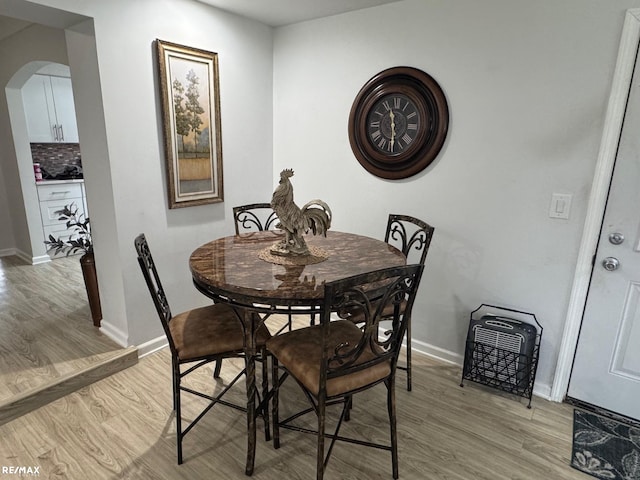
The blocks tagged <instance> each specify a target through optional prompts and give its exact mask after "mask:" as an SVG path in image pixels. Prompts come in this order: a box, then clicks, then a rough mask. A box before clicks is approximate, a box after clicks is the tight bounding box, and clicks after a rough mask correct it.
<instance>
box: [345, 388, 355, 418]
mask: <svg viewBox="0 0 640 480" xmlns="http://www.w3.org/2000/svg"><path fill="white" fill-rule="evenodd" d="M345 402H347V406H346V408H345V413H344V421H345V422H348V421H349V420H351V409H352V408H353V397H352V396H351V395H349V396H348V397H347V398H346V399H345Z"/></svg>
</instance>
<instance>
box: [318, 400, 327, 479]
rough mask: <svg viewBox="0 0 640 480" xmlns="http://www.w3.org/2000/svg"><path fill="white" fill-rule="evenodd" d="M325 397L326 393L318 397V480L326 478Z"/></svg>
mask: <svg viewBox="0 0 640 480" xmlns="http://www.w3.org/2000/svg"><path fill="white" fill-rule="evenodd" d="M325 396H326V394H325V393H324V392H320V395H318V454H317V455H318V457H317V467H316V480H322V479H323V477H324V429H325V420H326V418H325V403H326V402H325Z"/></svg>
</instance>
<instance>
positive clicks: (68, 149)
mask: <svg viewBox="0 0 640 480" xmlns="http://www.w3.org/2000/svg"><path fill="white" fill-rule="evenodd" d="M31 158H32V159H33V163H39V164H40V168H42V169H44V170H46V171H48V172H55V171H60V170H62V169H63V168H64V166H65V165H74V166H78V167H82V159H81V155H80V145H79V144H78V143H32V144H31Z"/></svg>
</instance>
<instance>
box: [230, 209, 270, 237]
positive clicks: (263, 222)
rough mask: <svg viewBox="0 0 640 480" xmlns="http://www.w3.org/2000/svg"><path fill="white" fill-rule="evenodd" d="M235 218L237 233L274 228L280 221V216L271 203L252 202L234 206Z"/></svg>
mask: <svg viewBox="0 0 640 480" xmlns="http://www.w3.org/2000/svg"><path fill="white" fill-rule="evenodd" d="M233 220H234V224H235V228H236V235H239V234H240V233H245V232H251V231H253V232H256V231H258V232H262V231H265V230H273V229H274V228H275V227H276V224H277V223H278V216H277V215H276V212H274V211H273V208H271V204H270V203H252V204H249V205H240V206H237V207H233Z"/></svg>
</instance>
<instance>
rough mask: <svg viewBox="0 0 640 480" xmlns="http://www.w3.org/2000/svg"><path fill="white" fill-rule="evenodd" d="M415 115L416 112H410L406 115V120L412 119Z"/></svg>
mask: <svg viewBox="0 0 640 480" xmlns="http://www.w3.org/2000/svg"><path fill="white" fill-rule="evenodd" d="M416 115H417V113H416V112H411V113H410V114H409V115H407V120H409V119H410V118H413V117H415V116H416Z"/></svg>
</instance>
